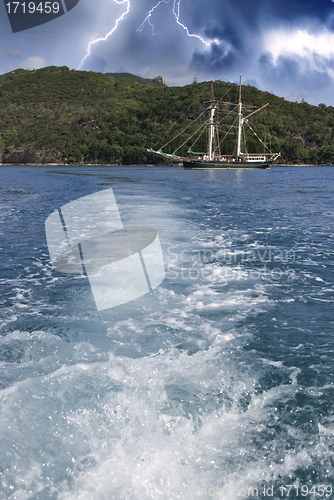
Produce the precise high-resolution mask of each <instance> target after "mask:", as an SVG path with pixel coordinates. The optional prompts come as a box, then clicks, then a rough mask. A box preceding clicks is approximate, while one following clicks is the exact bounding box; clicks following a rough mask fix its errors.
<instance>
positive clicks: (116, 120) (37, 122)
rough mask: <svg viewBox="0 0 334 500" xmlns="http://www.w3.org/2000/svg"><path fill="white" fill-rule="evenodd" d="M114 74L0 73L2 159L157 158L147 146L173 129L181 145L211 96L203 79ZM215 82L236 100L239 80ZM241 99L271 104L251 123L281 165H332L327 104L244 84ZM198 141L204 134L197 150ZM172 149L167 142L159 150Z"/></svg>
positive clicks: (253, 145) (219, 91)
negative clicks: (173, 82)
mask: <svg viewBox="0 0 334 500" xmlns="http://www.w3.org/2000/svg"><path fill="white" fill-rule="evenodd" d="M115 77H116V75H112V74H109V75H105V74H101V73H94V72H85V71H75V70H69V69H68V68H66V67H62V68H58V67H49V68H43V69H40V70H34V71H25V70H17V71H15V72H12V73H7V74H5V75H1V76H0V155H1V157H2V162H3V163H94V164H95V163H101V164H106V163H107V164H125V165H126V164H140V163H150V164H157V163H161V162H162V160H161V159H160V158H159V157H157V156H155V155H153V154H151V153H147V151H146V148H147V147H151V146H153V147H155V148H159V147H161V146H163V145H164V144H165V143H167V142H168V141H169V139H170V138H172V137H173V136H174V135H176V134H177V133H180V136H179V138H178V139H179V142H180V143H182V142H183V141H184V140H185V137H186V136H185V135H184V134H182V132H181V131H182V130H183V129H184V127H185V126H186V125H190V124H191V123H192V122H194V121H195V117H196V116H197V114H198V113H199V112H200V111H201V109H202V101H203V100H208V99H209V98H210V89H209V85H208V83H195V82H194V83H192V84H190V85H187V86H184V87H166V86H165V85H163V84H162V83H161V82H159V80H156V79H154V80H153V81H149V80H144V79H140V78H139V77H131V75H126V80H119V79H117V80H116V78H115ZM214 88H215V98H216V99H217V100H219V99H222V101H223V102H225V101H231V102H237V101H238V87H237V85H235V84H231V83H225V82H220V81H217V82H215V83H214ZM197 97H198V99H196V98H197ZM242 100H243V102H244V103H247V105H250V106H258V107H259V106H262V105H263V104H265V103H267V102H269V103H270V106H268V107H266V108H265V109H263V110H262V111H260V112H259V113H257V114H255V115H254V116H252V117H250V119H249V123H250V124H251V126H252V127H253V128H254V129H255V130H256V132H257V134H258V135H259V137H261V138H262V139H263V140H265V141H266V143H267V144H268V145H269V144H270V147H271V150H272V151H281V153H282V159H281V160H282V161H280V162H281V163H310V164H314V165H315V164H333V163H334V108H333V107H331V106H328V107H327V106H326V105H325V104H319V106H311V105H310V104H308V103H306V102H302V103H292V102H289V101H285V100H284V99H283V98H280V97H277V96H274V95H272V94H270V93H268V92H261V91H259V90H257V89H256V88H255V87H251V86H243V87H242ZM221 108H222V109H221V111H220V113H222V112H223V111H224V109H225V111H229V109H230V105H229V104H222V105H221ZM250 109H254V108H250ZM246 128H247V127H245V129H246ZM189 130H190V129H189ZM247 135H248V137H247V144H248V151H249V152H252V151H253V152H256V151H259V152H260V151H263V146H262V145H261V144H260V143H258V141H257V140H256V139H255V137H254V136H253V135H252V134H251V133H250V132H249V133H248V132H247ZM189 145H190V144H187V145H185V146H184V148H183V150H185V149H186V148H188V147H189ZM259 146H260V148H259ZM204 147H205V146H204V138H203V139H202V144H200V145H199V146H195V151H201V149H198V148H204ZM170 148H171V149H170ZM196 148H197V149H196ZM224 148H225V149H224ZM234 148H235V139H234V138H233V139H232V136H228V137H227V142H226V144H225V145H222V152H223V153H225V154H229V153H233V151H234ZM173 150H174V144H173V143H172V144H170V145H169V146H166V149H164V151H166V152H172V151H173ZM180 152H184V151H182V150H181V151H180Z"/></svg>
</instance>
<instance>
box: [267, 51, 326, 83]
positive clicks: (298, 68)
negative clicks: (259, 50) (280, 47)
mask: <svg viewBox="0 0 334 500" xmlns="http://www.w3.org/2000/svg"><path fill="white" fill-rule="evenodd" d="M259 63H260V71H261V72H262V73H264V74H265V75H267V81H269V82H271V83H274V82H280V85H281V88H288V87H289V85H290V83H291V82H292V81H293V82H294V85H295V86H296V87H298V89H299V90H302V91H310V90H311V89H312V88H313V87H314V86H316V87H317V88H318V89H321V88H326V87H328V86H330V84H331V79H330V77H329V75H328V73H327V72H326V70H323V71H319V70H317V69H314V68H312V67H311V65H310V62H309V60H308V59H307V58H305V57H300V56H297V55H293V56H279V57H278V58H277V61H276V62H275V64H274V61H273V57H272V55H271V54H263V55H262V56H261V57H260V60H259ZM329 65H330V66H333V62H332V61H331V62H329ZM305 74H307V78H305Z"/></svg>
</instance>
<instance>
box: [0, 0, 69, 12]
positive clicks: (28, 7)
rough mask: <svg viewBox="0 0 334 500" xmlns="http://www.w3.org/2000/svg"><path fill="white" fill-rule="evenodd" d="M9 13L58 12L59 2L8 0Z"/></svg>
mask: <svg viewBox="0 0 334 500" xmlns="http://www.w3.org/2000/svg"><path fill="white" fill-rule="evenodd" d="M6 7H7V12H8V14H35V13H38V12H39V13H40V14H43V13H44V14H58V12H59V9H60V6H59V2H39V3H38V2H36V3H35V2H8V3H6Z"/></svg>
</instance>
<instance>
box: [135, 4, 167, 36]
mask: <svg viewBox="0 0 334 500" xmlns="http://www.w3.org/2000/svg"><path fill="white" fill-rule="evenodd" d="M169 2H170V0H160V2H158V3H157V4H156V5H155V6H154V7H153V8H152V9H151V10H150V12H149V13H148V14H147V16H146V17H145V19H144V21H143V22H142V23H141V25H140V26H139V28H138V29H137V31H138V32H139V33H140V32H141V31H142V29H143V28H144V25H145V23H146V22H148V24H149V25H150V26H151V28H152V34H153V35H154V25H153V24H152V23H151V21H150V17H151V16H152V14H153V12H154V11H155V9H156V8H157V7H159V5H160V4H161V3H169Z"/></svg>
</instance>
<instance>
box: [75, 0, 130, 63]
mask: <svg viewBox="0 0 334 500" xmlns="http://www.w3.org/2000/svg"><path fill="white" fill-rule="evenodd" d="M114 2H115V3H117V4H118V5H122V4H126V11H125V12H123V14H122V15H121V16H120V17H119V18H118V19H117V20H116V23H115V26H114V27H113V29H112V30H111V31H109V33H107V34H106V36H105V37H102V38H97V39H96V40H92V41H91V42H89V44H88V48H87V53H86V55H85V57H84V58H83V59H82V61H81V63H80V66H79V69H81V68H82V65H83V63H84V62H85V61H86V59H87V58H88V57H89V56H90V54H91V47H92V45H93V44H94V43H98V42H105V41H106V40H107V38H109V37H110V35H112V34H113V33H114V31H115V30H116V29H117V27H118V25H119V23H120V22H121V21H123V19H124V17H125V16H126V15H127V14H128V12H129V11H130V0H114Z"/></svg>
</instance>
